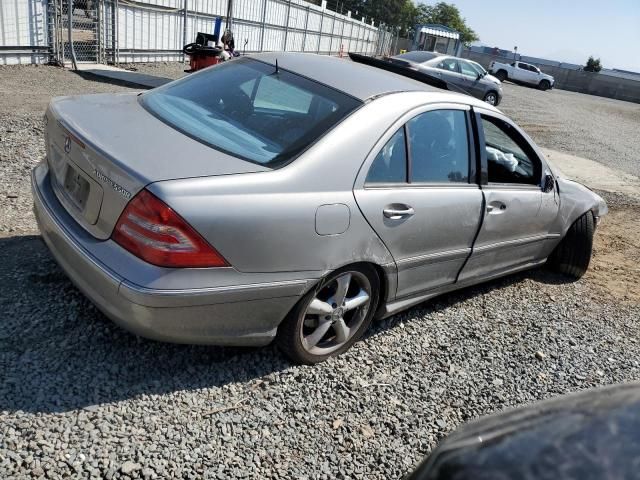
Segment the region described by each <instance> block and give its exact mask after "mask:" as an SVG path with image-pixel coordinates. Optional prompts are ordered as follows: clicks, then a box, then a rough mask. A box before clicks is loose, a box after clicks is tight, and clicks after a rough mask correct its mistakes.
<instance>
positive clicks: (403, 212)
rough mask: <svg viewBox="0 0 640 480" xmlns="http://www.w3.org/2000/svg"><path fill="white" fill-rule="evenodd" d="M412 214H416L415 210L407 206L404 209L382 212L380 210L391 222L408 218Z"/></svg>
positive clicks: (391, 209) (389, 209) (390, 209)
mask: <svg viewBox="0 0 640 480" xmlns="http://www.w3.org/2000/svg"><path fill="white" fill-rule="evenodd" d="M414 213H416V212H415V210H414V209H413V208H412V207H409V206H407V207H406V208H385V209H384V210H382V214H383V215H384V216H385V217H387V218H390V219H392V220H399V219H401V218H405V217H410V216H411V215H413V214H414Z"/></svg>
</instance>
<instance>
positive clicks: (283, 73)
mask: <svg viewBox="0 0 640 480" xmlns="http://www.w3.org/2000/svg"><path fill="white" fill-rule="evenodd" d="M140 102H141V104H142V105H143V106H144V107H145V108H146V109H147V110H148V111H149V112H150V113H152V114H153V115H155V116H156V117H157V118H159V119H160V120H162V121H164V122H165V123H167V124H168V125H170V126H172V127H173V128H175V129H176V130H179V131H181V132H183V133H184V134H186V135H188V136H190V137H192V138H194V139H196V140H198V141H200V142H202V143H205V144H207V145H209V146H211V147H213V148H215V149H218V150H221V151H223V152H225V153H228V154H231V155H234V156H237V157H240V158H242V159H245V160H248V161H251V162H254V163H258V164H261V165H266V166H269V167H273V168H276V167H279V166H282V165H284V164H286V163H288V162H289V161H291V160H292V159H294V158H295V157H296V156H297V155H298V154H299V153H300V152H302V151H303V150H305V149H306V148H307V147H309V146H310V145H311V144H313V143H314V142H315V141H316V140H317V139H318V138H319V137H321V136H322V135H324V134H325V133H326V132H327V131H328V130H329V129H331V128H332V127H334V126H335V125H336V124H338V123H339V122H341V121H342V120H343V119H344V118H345V117H346V116H347V115H348V114H349V113H351V112H352V111H353V110H355V109H356V108H357V107H358V106H360V105H361V104H362V102H360V101H359V100H357V99H355V98H353V97H350V96H348V95H346V94H344V93H342V92H339V91H337V90H334V89H332V88H329V87H327V86H325V85H322V84H319V83H317V82H314V81H313V80H309V79H307V78H304V77H301V76H299V75H296V74H295V73H292V72H289V71H287V70H284V69H283V68H280V69H279V70H278V72H276V69H275V67H274V66H273V65H268V64H265V63H262V62H259V61H256V60H252V59H249V58H241V59H237V60H233V61H231V62H226V63H224V64H222V65H218V66H216V67H214V68H210V69H207V70H205V71H203V72H201V73H197V74H193V75H190V76H188V77H185V78H183V79H181V80H178V81H176V82H172V83H169V84H167V85H165V86H163V87H160V88H157V89H155V90H152V91H150V92H147V93H145V94H143V95H142V96H141V97H140Z"/></svg>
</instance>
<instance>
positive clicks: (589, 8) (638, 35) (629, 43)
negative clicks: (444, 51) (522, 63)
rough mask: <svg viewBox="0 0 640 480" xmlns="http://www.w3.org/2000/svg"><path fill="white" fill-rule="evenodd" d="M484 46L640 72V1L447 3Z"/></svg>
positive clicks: (459, 0)
mask: <svg viewBox="0 0 640 480" xmlns="http://www.w3.org/2000/svg"><path fill="white" fill-rule="evenodd" d="M447 1H448V2H449V3H453V4H455V5H456V6H457V7H458V9H459V10H460V13H461V14H462V16H463V17H465V18H466V20H467V25H469V27H471V28H472V29H473V30H475V31H476V33H477V34H478V36H479V37H480V43H482V44H483V45H487V46H491V47H500V48H504V49H507V50H512V49H513V47H514V46H517V47H518V53H521V54H523V55H530V56H533V57H542V58H547V59H550V60H557V61H561V62H569V63H576V64H581V65H584V64H585V63H586V61H587V58H588V57H589V55H593V56H594V57H595V58H598V57H599V58H600V60H601V63H602V66H603V67H605V68H620V69H623V70H633V71H636V72H640V0H605V1H603V0H598V1H597V0H447ZM419 3H428V4H432V3H435V0H433V1H432V0H429V1H428V2H419Z"/></svg>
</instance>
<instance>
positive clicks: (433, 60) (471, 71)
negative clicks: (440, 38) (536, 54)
mask: <svg viewBox="0 0 640 480" xmlns="http://www.w3.org/2000/svg"><path fill="white" fill-rule="evenodd" d="M392 59H393V60H401V61H404V62H408V64H410V65H411V66H412V67H414V68H417V69H418V70H420V71H423V72H425V73H428V74H430V75H433V76H435V77H438V78H441V79H442V80H444V81H446V82H448V83H451V84H453V85H455V86H456V87H458V88H459V89H461V90H463V91H465V92H466V93H468V94H469V95H472V96H474V97H476V98H479V99H480V100H484V101H485V102H487V103H488V104H490V105H493V106H497V105H498V104H499V103H500V101H501V100H502V86H501V84H500V83H501V82H500V80H498V79H497V78H496V77H494V76H493V75H490V74H489V72H487V71H486V70H485V69H484V68H483V67H482V66H481V65H480V64H479V63H476V62H473V61H471V60H467V59H464V58H457V57H452V56H449V55H442V54H440V53H435V52H425V51H414V52H407V53H403V54H400V55H396V56H395V57H392Z"/></svg>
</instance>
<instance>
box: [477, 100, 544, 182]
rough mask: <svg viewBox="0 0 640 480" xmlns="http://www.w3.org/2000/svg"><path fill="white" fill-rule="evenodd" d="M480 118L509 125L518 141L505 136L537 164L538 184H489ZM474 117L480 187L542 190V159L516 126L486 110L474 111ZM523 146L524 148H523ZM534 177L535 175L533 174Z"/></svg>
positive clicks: (487, 164)
mask: <svg viewBox="0 0 640 480" xmlns="http://www.w3.org/2000/svg"><path fill="white" fill-rule="evenodd" d="M482 116H485V117H489V118H492V119H494V120H497V121H499V122H503V123H506V124H507V125H509V126H510V127H511V128H513V131H514V132H515V133H516V134H517V135H518V137H519V139H514V138H511V136H509V135H508V134H507V136H509V138H511V140H512V141H513V142H514V143H516V144H517V145H518V147H520V148H521V149H522V150H523V151H524V153H525V154H526V155H527V156H528V157H529V158H530V159H531V160H532V161H534V162H537V163H538V167H539V171H538V172H537V173H538V174H539V175H538V179H537V180H538V183H536V184H533V183H499V182H490V181H489V162H488V160H487V152H486V149H485V147H486V140H485V136H484V127H483V125H482ZM474 117H475V123H476V130H477V134H478V139H479V148H478V150H479V153H480V160H481V162H480V163H481V169H482V170H481V172H482V173H481V183H480V184H481V185H482V186H490V187H492V188H494V187H497V188H505V189H507V188H510V189H513V188H517V189H522V190H541V189H542V185H543V184H542V178H543V177H544V171H545V167H546V165H545V163H544V162H543V161H542V159H541V158H540V156H539V155H538V153H537V152H536V150H535V148H534V146H533V145H531V144H530V143H529V141H528V140H527V139H526V138H525V137H524V135H522V133H521V132H520V131H519V129H518V128H517V126H516V125H515V124H514V123H513V122H512V121H510V120H509V119H507V118H506V117H502V116H498V115H495V114H493V112H490V111H488V110H484V109H482V110H481V111H477V110H475V109H474ZM523 145H524V148H523ZM534 175H535V174H534Z"/></svg>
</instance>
